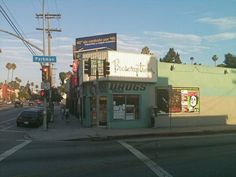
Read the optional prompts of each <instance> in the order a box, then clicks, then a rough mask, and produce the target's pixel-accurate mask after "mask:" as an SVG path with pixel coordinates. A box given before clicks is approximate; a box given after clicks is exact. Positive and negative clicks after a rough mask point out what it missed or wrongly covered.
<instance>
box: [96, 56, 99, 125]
mask: <svg viewBox="0 0 236 177" xmlns="http://www.w3.org/2000/svg"><path fill="white" fill-rule="evenodd" d="M96 115H97V127H98V126H99V92H98V59H96Z"/></svg>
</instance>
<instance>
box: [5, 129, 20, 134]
mask: <svg viewBox="0 0 236 177" xmlns="http://www.w3.org/2000/svg"><path fill="white" fill-rule="evenodd" d="M0 132H9V133H24V132H25V131H24V130H9V129H8V130H0Z"/></svg>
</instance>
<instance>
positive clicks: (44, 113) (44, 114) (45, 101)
mask: <svg viewBox="0 0 236 177" xmlns="http://www.w3.org/2000/svg"><path fill="white" fill-rule="evenodd" d="M42 13H43V55H44V56H45V53H46V52H45V24H44V22H45V12H44V0H43V2H42ZM43 128H44V130H47V98H46V97H44V110H43Z"/></svg>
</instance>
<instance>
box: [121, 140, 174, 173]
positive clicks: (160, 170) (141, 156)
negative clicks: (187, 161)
mask: <svg viewBox="0 0 236 177" xmlns="http://www.w3.org/2000/svg"><path fill="white" fill-rule="evenodd" d="M118 142H119V143H120V144H121V145H122V146H124V147H125V148H126V149H128V150H129V151H130V152H131V153H133V154H134V155H135V156H136V157H137V158H138V159H139V160H141V161H142V162H143V163H144V164H145V165H147V166H148V167H149V168H150V169H151V170H152V171H153V172H154V173H155V174H156V175H157V176H159V177H173V176H172V175H171V174H169V173H168V172H167V171H165V170H164V169H163V168H161V167H160V166H159V165H157V164H156V163H155V162H154V161H152V160H151V159H149V158H148V157H147V156H145V155H144V154H143V153H141V152H140V151H139V150H137V149H135V148H134V147H133V146H131V145H129V144H128V143H126V142H124V141H118Z"/></svg>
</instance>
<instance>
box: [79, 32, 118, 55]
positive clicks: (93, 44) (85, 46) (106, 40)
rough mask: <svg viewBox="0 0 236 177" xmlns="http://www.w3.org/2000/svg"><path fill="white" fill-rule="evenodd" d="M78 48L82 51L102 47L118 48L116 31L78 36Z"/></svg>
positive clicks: (100, 48)
mask: <svg viewBox="0 0 236 177" xmlns="http://www.w3.org/2000/svg"><path fill="white" fill-rule="evenodd" d="M76 48H77V50H78V51H81V52H83V51H92V50H102V49H111V50H117V37H116V33H110V34H103V35H97V36H89V37H82V38H76Z"/></svg>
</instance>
